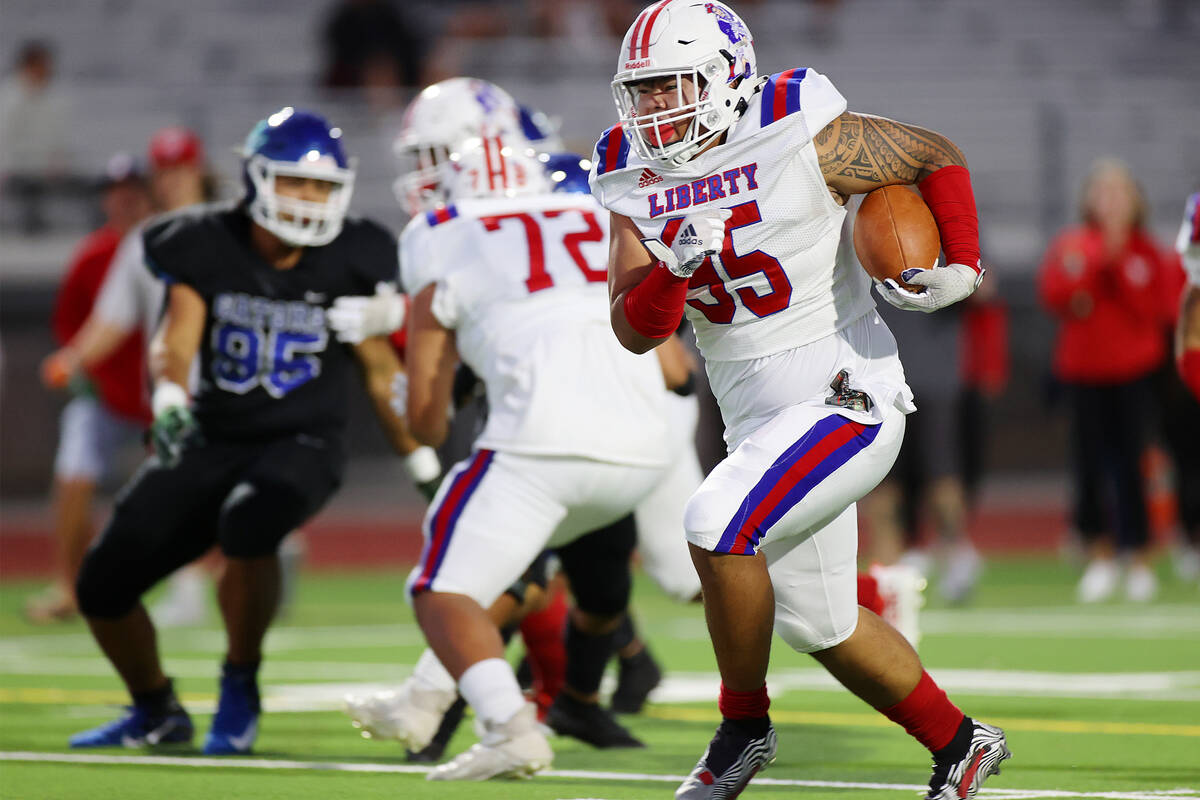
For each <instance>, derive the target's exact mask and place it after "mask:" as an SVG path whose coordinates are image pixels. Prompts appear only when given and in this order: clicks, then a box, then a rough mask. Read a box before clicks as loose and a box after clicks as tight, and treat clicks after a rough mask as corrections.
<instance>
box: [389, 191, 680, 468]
mask: <svg viewBox="0 0 1200 800" xmlns="http://www.w3.org/2000/svg"><path fill="white" fill-rule="evenodd" d="M607 260H608V215H607V214H606V213H604V211H603V210H602V209H601V208H599V206H597V204H596V202H595V201H594V200H593V199H592V198H591V197H589V196H587V195H581V194H547V195H539V196H534V197H518V198H489V199H473V200H464V201H462V202H460V203H456V204H455V205H452V206H448V207H446V208H442V209H439V210H437V211H431V212H429V213H427V214H422V215H419V216H417V217H415V218H414V219H413V220H412V221H411V222H410V223H409V225H408V226H407V227H406V228H405V230H404V233H403V234H402V235H401V237H400V276H401V283H402V284H403V287H404V290H405V291H407V292H409V293H410V294H412V295H416V294H418V293H419V292H420V291H421V290H422V289H424V288H425V287H427V286H429V285H430V284H436V287H437V288H436V290H435V293H434V297H433V313H434V315H435V316H436V317H437V319H438V321H439V322H440V323H441V324H442V325H444V326H445V327H446V328H448V329H450V330H453V331H454V332H455V337H456V345H457V347H458V352H459V355H460V356H461V357H462V360H463V361H464V362H465V363H466V364H467V365H468V366H470V367H471V369H473V370H474V371H475V373H476V374H477V375H478V376H479V377H480V378H481V379H482V380H483V382H484V384H485V385H486V386H487V397H488V420H487V425H486V427H485V428H484V430H483V433H482V434H481V435H480V436H479V439H478V440H477V442H476V445H477V447H479V448H482V449H489V450H498V451H502V452H512V453H521V454H526V455H542V456H574V457H583V458H590V459H595V460H600V461H608V462H614V463H619V464H636V465H645V466H661V465H663V464H665V463H666V462H667V458H668V455H669V452H670V445H669V438H668V432H667V426H666V422H665V416H666V413H665V403H666V392H665V391H664V386H663V377H662V371H661V368H660V367H659V364H658V359H657V358H656V357H655V356H654V355H653V354H646V355H641V356H638V355H634V354H633V353H630V352H628V351H626V350H625V349H624V348H623V347H621V345H620V344H619V343H618V342H617V339H616V337H615V336H613V333H612V329H611V327H610V323H609V312H608V285H607V280H608V271H607V266H606V265H607Z"/></svg>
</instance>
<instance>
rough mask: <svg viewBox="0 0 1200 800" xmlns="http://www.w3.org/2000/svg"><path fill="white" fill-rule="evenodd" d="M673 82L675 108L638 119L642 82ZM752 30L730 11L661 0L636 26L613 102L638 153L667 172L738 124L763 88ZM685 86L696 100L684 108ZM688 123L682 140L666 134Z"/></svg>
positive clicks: (624, 49)
mask: <svg viewBox="0 0 1200 800" xmlns="http://www.w3.org/2000/svg"><path fill="white" fill-rule="evenodd" d="M655 78H668V79H669V78H674V79H675V84H676V89H675V91H676V92H677V96H676V100H677V104H676V106H675V107H674V108H670V109H666V110H664V111H661V112H659V113H655V114H645V115H641V116H639V115H638V113H637V89H636V85H637V84H638V83H639V82H640V81H645V80H649V79H655ZM756 78H757V63H756V61H755V57H754V41H753V39H751V37H750V30H749V29H748V28H747V27H746V24H745V23H744V22H742V20H741V17H739V16H738V15H737V14H735V13H734V12H733V11H732V9H730V8H729V6H727V5H725V4H724V3H720V2H702V0H661V1H660V2H657V3H655V4H654V5H651V6H648V7H647V8H646V9H645V10H644V11H642V13H641V14H639V15H638V16H637V19H635V20H634V22H633V25H632V26H631V27H630V28H629V32H628V33H626V34H625V39H624V41H623V42H622V43H621V53H620V57H619V59H618V61H617V74H616V75H615V76H614V77H613V82H612V90H613V99H614V100H615V101H616V104H617V113H618V114H619V115H620V118H621V124H622V126H624V128H625V130H626V131H627V132H628V134H629V138H630V140H631V142H632V144H633V147H634V149H635V150H636V151H637V154H638V155H639V156H641V157H642V158H644V159H646V160H650V161H658V162H660V163H662V164H663V165H664V166H666V167H671V166H678V165H680V164H682V163H684V162H685V161H687V160H688V159H690V158H691V157H692V156H694V155H695V154H696V153H697V152H699V150H700V149H701V148H702V147H704V145H706V144H707V143H708V142H710V141H711V140H712V139H713V138H715V137H717V136H719V135H720V134H721V133H723V132H724V131H725V130H727V129H728V128H729V127H730V126H731V125H733V123H735V122H736V121H737V120H738V119H739V118H740V117H741V115H742V113H743V112H744V111H745V110H746V105H747V104H748V103H749V101H750V98H751V97H752V96H753V95H754V90H755V84H756V83H757V81H756V80H755V79H756ZM685 82H686V83H687V84H690V85H691V86H692V87H694V92H695V98H694V100H693V101H691V102H686V101H685V97H684V93H683V92H684V86H685ZM683 121H690V124H689V126H688V128H687V131H686V133H684V135H682V136H681V137H680V138H679V139H678V140H677V141H671V142H666V143H664V141H663V139H664V137H665V134H664V130H666V129H667V128H668V127H674V126H675V125H676V124H678V123H680V122H683Z"/></svg>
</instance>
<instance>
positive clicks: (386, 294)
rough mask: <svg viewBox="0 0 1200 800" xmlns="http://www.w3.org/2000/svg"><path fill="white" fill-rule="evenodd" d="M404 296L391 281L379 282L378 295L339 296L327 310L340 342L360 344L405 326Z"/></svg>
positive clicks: (376, 291) (376, 286)
mask: <svg viewBox="0 0 1200 800" xmlns="http://www.w3.org/2000/svg"><path fill="white" fill-rule="evenodd" d="M404 317H405V301H404V295H402V294H400V293H399V292H397V291H396V287H395V286H393V285H392V284H390V283H382V282H380V283H377V284H375V294H373V295H369V296H365V297H361V296H358V297H339V298H337V299H336V300H334V301H333V306H332V307H331V308H330V309H329V310H328V311H327V312H325V318H326V319H327V320H329V327H330V328H332V329H333V331H334V333H335V334H337V339H338V341H339V342H346V343H347V344H358V343H359V342H361V341H362V340H363V339H369V338H371V337H372V336H386V335H387V334H389V333H392V332H393V331H397V330H400V327H401V326H402V325H404Z"/></svg>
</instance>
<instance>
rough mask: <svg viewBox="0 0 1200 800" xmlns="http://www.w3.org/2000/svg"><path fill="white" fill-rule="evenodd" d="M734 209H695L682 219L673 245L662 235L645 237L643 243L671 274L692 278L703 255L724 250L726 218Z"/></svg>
mask: <svg viewBox="0 0 1200 800" xmlns="http://www.w3.org/2000/svg"><path fill="white" fill-rule="evenodd" d="M731 213H732V212H731V211H730V210H729V209H727V208H706V209H704V210H703V211H693V212H692V213H691V214H688V215H687V216H686V217H684V218H683V221H682V222H680V223H679V232H678V233H676V234H675V241H674V242H672V243H671V246H670V247H667V246H666V245H665V244H663V242H662V240H660V239H642V246H643V247H645V248H646V250H647V252H649V253H650V255H651V256H652V257H654V258H656V259H658V260H659V261H661V262H663V264H665V265H666V267H667V269H669V270H670V271H671V274H672V275H676V276H678V277H680V278H690V277H692V273H693V272H695V271H696V270H697V269H699V267H700V265H701V264H702V263H704V259H706V258H708V257H709V256H715V255H716V254H717V253H720V252H721V248H722V247H723V246H724V244H725V220H727V219H729V215H730V214H731Z"/></svg>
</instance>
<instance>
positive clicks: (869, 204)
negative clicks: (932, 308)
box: [854, 186, 942, 292]
mask: <svg viewBox="0 0 1200 800" xmlns="http://www.w3.org/2000/svg"><path fill="white" fill-rule="evenodd" d="M941 250H942V240H941V238H940V237H939V236H938V229H937V223H935V222H934V221H933V214H931V213H930V212H929V207H928V206H926V205H925V201H924V200H922V199H921V196H920V195H919V194H917V193H916V192H914V191H913V190H912V189H909V188H908V187H907V186H884V187H883V188H881V189H876V190H875V191H873V192H871V193H869V194H868V195H867V196H866V197H864V198H863V201H862V205H860V206H859V208H858V214H857V216H855V218H854V252H855V254H856V255H857V256H858V260H859V262H860V263H861V264H862V266H863V269H865V270H866V271H867V274H869V275H870V276H871V277H872V278H874V279H875V280H877V281H882V280H883V279H885V278H892V279H893V280H895V281H896V282H897V283H899V284H900V285H901V286H902V287H903V288H905V289H908V290H910V291H917V292H920V291H924V288H923V287H920V286H914V285H912V284H907V283H905V282H904V281H902V280H900V273H902V272H903V271H904V270H906V269H911V268H912V267H918V268H920V269H930V268H932V267H934V266H936V265H937V261H938V254H939V253H940V252H941Z"/></svg>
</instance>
